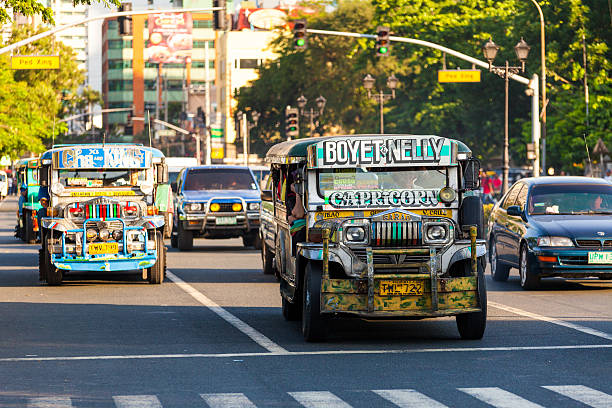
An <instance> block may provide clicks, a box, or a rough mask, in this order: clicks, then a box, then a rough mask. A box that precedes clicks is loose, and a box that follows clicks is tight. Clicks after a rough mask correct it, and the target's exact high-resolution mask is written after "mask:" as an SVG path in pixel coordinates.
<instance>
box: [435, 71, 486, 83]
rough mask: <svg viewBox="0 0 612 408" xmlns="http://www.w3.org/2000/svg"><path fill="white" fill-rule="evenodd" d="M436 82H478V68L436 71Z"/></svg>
mask: <svg viewBox="0 0 612 408" xmlns="http://www.w3.org/2000/svg"><path fill="white" fill-rule="evenodd" d="M438 82H480V70H479V69H449V70H440V71H438Z"/></svg>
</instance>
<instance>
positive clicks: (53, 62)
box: [11, 55, 60, 69]
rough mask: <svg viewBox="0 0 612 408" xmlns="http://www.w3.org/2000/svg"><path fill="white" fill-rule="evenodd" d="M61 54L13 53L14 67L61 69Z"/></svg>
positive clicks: (12, 62)
mask: <svg viewBox="0 0 612 408" xmlns="http://www.w3.org/2000/svg"><path fill="white" fill-rule="evenodd" d="M59 67H60V58H59V55H13V56H12V57H11V68H12V69H59Z"/></svg>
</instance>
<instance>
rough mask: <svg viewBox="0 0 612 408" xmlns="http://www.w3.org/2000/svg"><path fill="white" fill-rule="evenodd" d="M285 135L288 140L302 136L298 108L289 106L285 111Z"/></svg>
mask: <svg viewBox="0 0 612 408" xmlns="http://www.w3.org/2000/svg"><path fill="white" fill-rule="evenodd" d="M285 133H286V134H287V137H288V138H289V137H298V136H299V135H300V124H299V111H298V109H297V108H292V107H291V106H287V109H285Z"/></svg>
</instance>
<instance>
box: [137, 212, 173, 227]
mask: <svg viewBox="0 0 612 408" xmlns="http://www.w3.org/2000/svg"><path fill="white" fill-rule="evenodd" d="M165 223H166V219H165V217H164V216H163V215H152V216H148V217H142V218H141V219H139V220H138V222H137V223H136V224H135V226H137V227H145V228H146V229H157V228H161V227H163V226H164V224H165Z"/></svg>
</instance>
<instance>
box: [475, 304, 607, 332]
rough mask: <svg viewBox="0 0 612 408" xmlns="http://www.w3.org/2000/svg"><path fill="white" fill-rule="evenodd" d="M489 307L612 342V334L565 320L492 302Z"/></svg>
mask: <svg viewBox="0 0 612 408" xmlns="http://www.w3.org/2000/svg"><path fill="white" fill-rule="evenodd" d="M487 304H488V305H489V306H493V307H495V308H497V309H501V310H505V311H506V312H510V313H514V314H517V315H520V316H525V317H529V318H531V319H535V320H542V321H543V322H548V323H552V324H556V325H558V326H563V327H567V328H568V329H573V330H577V331H579V332H582V333H586V334H590V335H592V336H597V337H601V338H603V339H606V340H612V334H609V333H605V332H602V331H599V330H595V329H591V328H590V327H586V326H581V325H579V324H576V323H570V322H566V321H565V320H560V319H556V318H554V317H548V316H542V315H539V314H537V313H531V312H528V311H526V310H522V309H517V308H515V307H511V306H506V305H502V304H501V303H496V302H491V301H489V302H488V303H487Z"/></svg>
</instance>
